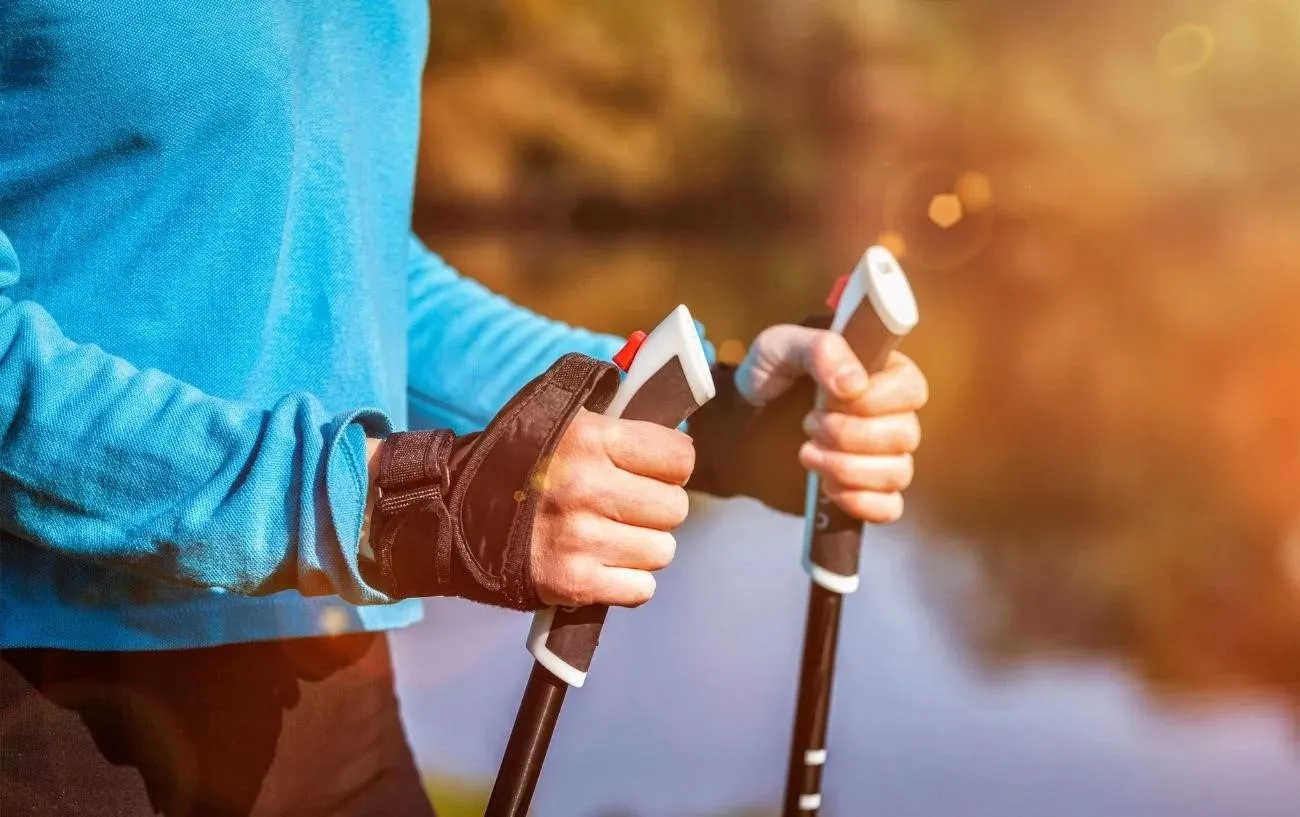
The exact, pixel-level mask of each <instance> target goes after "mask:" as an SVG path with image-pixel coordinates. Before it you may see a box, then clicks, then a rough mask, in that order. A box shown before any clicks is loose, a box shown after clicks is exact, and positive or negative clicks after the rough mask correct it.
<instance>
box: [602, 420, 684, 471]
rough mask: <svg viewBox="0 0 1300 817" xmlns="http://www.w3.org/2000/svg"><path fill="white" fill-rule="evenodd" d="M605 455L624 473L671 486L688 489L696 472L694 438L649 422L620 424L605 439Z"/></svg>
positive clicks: (621, 422) (630, 421)
mask: <svg viewBox="0 0 1300 817" xmlns="http://www.w3.org/2000/svg"><path fill="white" fill-rule="evenodd" d="M605 453H606V455H607V456H608V457H609V459H610V462H612V463H614V465H616V466H618V467H619V468H621V469H623V470H624V471H630V472H632V473H633V474H639V475H641V476H643V477H650V478H651V479H657V480H659V481H660V482H667V483H669V484H670V485H685V484H686V481H687V480H689V479H690V478H691V472H692V471H693V470H695V445H694V444H693V443H692V442H691V438H690V437H688V436H687V435H686V434H684V433H682V432H681V431H678V430H677V429H675V428H665V427H663V426H661V425H658V424H656V423H652V422H649V421H647V420H619V421H618V422H617V423H616V424H614V426H613V427H612V428H611V429H610V430H609V431H608V433H607V434H606V435H605Z"/></svg>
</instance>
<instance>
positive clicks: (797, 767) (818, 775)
mask: <svg viewBox="0 0 1300 817" xmlns="http://www.w3.org/2000/svg"><path fill="white" fill-rule="evenodd" d="M843 602H844V597H843V596H842V595H840V594H839V593H834V592H831V591H830V590H827V589H826V588H824V587H821V586H820V585H818V584H816V583H810V590H809V594H808V616H807V619H806V621H807V623H806V626H805V628H804V637H803V660H802V661H801V662H800V669H799V693H798V697H797V699H796V700H797V704H796V708H795V717H794V734H793V735H792V737H791V742H790V763H789V766H788V768H787V772H786V781H785V802H784V804H783V806H782V809H781V814H782V817H807V815H810V814H816V813H817V810H818V808H820V804H821V781H822V769H823V768H824V765H825V763H826V732H827V723H828V722H829V718H830V708H831V691H832V689H833V687H834V684H835V654H836V650H837V648H838V646H839V633H840V609H841V607H842V605H843Z"/></svg>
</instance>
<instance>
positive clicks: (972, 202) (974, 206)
mask: <svg viewBox="0 0 1300 817" xmlns="http://www.w3.org/2000/svg"><path fill="white" fill-rule="evenodd" d="M953 189H954V190H955V191H956V193H957V198H959V199H961V204H962V207H964V208H965V209H966V212H968V213H978V212H980V211H981V210H986V209H988V206H989V205H990V204H992V203H993V185H992V183H990V182H989V177H988V176H985V175H984V174H983V173H980V172H979V171H976V170H967V171H965V172H964V173H962V174H961V175H960V176H958V177H957V181H956V182H955V183H954V184H953Z"/></svg>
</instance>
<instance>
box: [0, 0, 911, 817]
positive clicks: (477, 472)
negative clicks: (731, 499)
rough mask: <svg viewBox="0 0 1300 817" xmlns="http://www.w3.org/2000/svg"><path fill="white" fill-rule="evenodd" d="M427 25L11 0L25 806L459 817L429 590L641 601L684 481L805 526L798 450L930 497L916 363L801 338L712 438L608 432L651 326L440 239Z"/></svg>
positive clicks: (6, 721) (8, 450)
mask: <svg viewBox="0 0 1300 817" xmlns="http://www.w3.org/2000/svg"><path fill="white" fill-rule="evenodd" d="M427 15H428V9H427V5H426V4H425V3H424V2H422V0H389V2H383V3H375V2H337V1H336V2H318V1H317V0H295V2H280V1H279V0H275V2H267V3H257V4H245V5H244V6H241V8H240V10H239V11H238V12H237V13H236V12H234V11H232V10H231V9H230V8H229V7H225V6H222V5H219V4H217V5H213V4H203V3H189V2H177V0H151V2H147V3H146V2H142V1H141V0H122V2H115V3H51V2H48V0H11V2H8V3H5V4H4V5H3V7H0V439H2V441H0V650H2V651H0V813H3V814H4V815H5V817H18V816H19V815H47V814H48V815H54V814H59V815H69V816H70V817H80V816H81V815H113V816H114V817H134V815H145V814H156V813H162V814H167V815H210V814H231V815H234V814H239V815H245V814H255V815H279V814H290V813H292V814H302V815H314V814H339V815H343V814H346V815H380V814H395V815H420V814H430V813H431V811H430V808H431V807H430V805H429V803H428V801H427V799H426V797H425V795H424V793H423V790H422V787H421V782H420V778H419V775H418V771H417V769H416V768H415V764H414V762H413V759H412V755H411V753H410V750H409V748H408V746H407V744H406V740H405V736H404V734H403V731H402V726H401V722H400V718H399V713H398V707H397V701H396V696H395V693H394V687H393V678H392V667H391V663H390V660H389V653H388V644H387V640H386V638H385V636H384V633H386V632H387V631H389V630H392V629H394V628H399V627H403V626H407V625H410V624H412V623H414V622H416V621H417V620H419V619H420V617H421V603H420V600H419V599H420V598H422V597H430V596H437V595H447V596H459V597H465V598H469V599H474V600H477V601H480V602H484V603H489V604H497V605H499V606H504V607H510V608H513V609H520V610H528V609H537V608H538V607H540V606H543V605H550V604H588V603H605V604H612V605H622V606H636V605H639V604H642V603H644V602H645V601H647V600H648V599H649V598H650V597H651V596H652V595H653V593H654V589H655V585H654V572H655V571H656V570H658V569H661V568H663V567H664V566H665V565H667V564H668V563H669V561H670V560H671V559H672V557H673V550H674V540H673V538H672V533H671V531H672V530H673V529H674V528H675V527H676V526H677V525H678V524H679V523H680V522H681V521H682V520H683V518H684V516H685V514H686V513H687V509H688V498H687V493H686V491H687V489H698V490H703V491H712V492H714V493H717V494H719V495H731V494H734V493H742V492H743V493H748V494H750V495H752V496H757V497H759V498H760V499H763V500H764V501H768V502H770V503H771V504H772V505H773V506H774V507H782V508H784V509H786V510H794V511H797V510H798V503H799V498H798V496H796V495H797V494H798V493H799V491H798V490H797V488H798V483H799V480H800V477H799V473H798V471H799V468H800V467H804V468H811V469H813V470H816V471H818V472H819V473H821V474H823V475H824V477H825V484H826V486H827V489H828V492H829V493H830V494H831V496H832V497H833V498H834V499H835V500H836V501H837V502H838V503H839V504H840V505H841V506H843V507H844V508H845V509H847V510H848V511H849V512H850V513H852V514H854V515H855V516H857V517H859V518H862V519H864V520H869V521H874V522H887V521H891V520H894V519H896V518H898V516H899V514H900V513H901V512H902V505H901V496H900V492H901V491H902V490H903V489H904V488H906V486H907V484H908V483H909V481H910V480H911V477H912V470H913V466H912V461H911V453H912V452H913V451H914V450H915V448H916V446H917V445H918V443H919V424H918V421H917V417H916V411H917V410H918V409H919V408H920V407H921V406H922V405H923V404H924V402H925V399H926V394H925V392H926V384H925V380H924V377H923V376H922V374H921V373H920V371H919V370H918V369H917V367H916V366H915V365H914V364H913V363H912V362H911V361H909V360H907V358H905V357H904V356H902V355H895V356H894V357H893V358H892V360H891V363H890V366H889V368H888V369H887V370H886V371H885V372H883V373H881V374H880V375H879V376H876V377H873V378H870V379H868V378H867V377H866V374H865V372H864V371H863V368H862V365H861V362H860V361H858V360H857V359H856V358H855V357H854V356H853V354H852V353H851V351H850V350H848V349H847V347H845V346H844V344H843V342H842V340H839V339H838V338H837V337H836V336H834V335H832V334H830V333H828V332H826V331H825V330H822V329H818V328H815V327H812V326H801V325H795V324H790V325H781V326H776V327H772V328H769V329H767V330H765V331H764V332H763V333H761V334H760V335H758V336H757V338H756V339H755V341H754V343H753V344H752V347H751V349H750V352H749V356H748V358H747V359H746V361H745V362H744V363H743V364H742V365H741V366H739V367H738V368H735V369H732V368H730V367H725V366H720V365H717V364H715V376H716V378H717V382H718V387H719V391H720V394H719V397H718V399H716V400H714V401H712V402H711V403H710V404H708V406H707V407H706V408H707V409H708V411H709V412H712V413H711V414H710V413H706V411H705V410H701V411H700V412H699V413H698V416H697V418H693V420H692V423H693V424H688V426H687V428H686V430H685V431H683V430H680V429H667V428H661V427H658V426H655V425H653V424H650V423H646V422H636V421H630V420H629V421H616V420H611V419H609V418H606V417H604V416H602V415H601V414H600V413H599V411H598V410H597V409H598V408H599V405H600V404H601V401H603V400H607V399H608V392H609V388H610V385H611V383H612V382H614V381H613V380H611V374H610V370H609V369H608V368H607V366H608V364H602V363H599V361H604V360H607V359H608V358H609V357H610V356H611V354H613V353H614V352H615V350H616V349H617V348H618V347H619V346H620V345H621V339H620V338H615V337H610V336H607V335H604V334H601V333H596V332H592V331H587V330H584V329H580V328H576V327H570V326H568V325H565V324H563V323H560V322H557V321H554V320H549V319H547V318H545V317H543V316H540V315H537V314H535V313H533V312H530V311H529V310H526V309H524V308H522V307H520V306H518V305H516V304H513V303H511V302H509V301H508V300H506V299H505V298H503V297H501V296H499V295H497V294H494V293H492V292H490V291H489V290H487V289H486V288H484V287H483V286H481V285H479V284H478V283H476V282H474V281H472V280H470V279H468V278H465V277H462V276H461V275H460V274H459V273H458V272H456V271H455V270H453V269H452V268H451V267H449V266H448V265H447V264H446V263H444V261H443V260H442V259H441V258H440V257H439V256H438V255H436V254H434V253H433V252H432V251H430V250H429V249H428V248H426V246H425V245H424V244H423V243H422V242H421V241H420V240H419V239H418V238H416V237H415V236H414V235H412V233H411V231H410V223H411V211H412V205H413V180H414V176H415V161H416V143H417V136H418V130H419V101H420V81H421V73H422V68H423V61H424V51H425V48H426V43H427V41H428V24H429V21H428V19H427ZM809 375H810V377H809ZM612 377H613V378H615V379H616V377H617V375H616V373H615V374H614V375H613V376H612ZM813 384H819V385H821V386H823V387H825V388H826V389H828V391H829V392H830V393H831V394H832V396H833V399H832V400H831V401H830V402H829V403H827V404H826V406H825V407H824V409H823V410H822V411H819V412H814V413H813V414H811V415H809V416H808V418H807V422H806V423H805V424H803V425H801V424H800V418H801V417H802V416H803V414H804V413H805V412H806V411H807V407H808V406H809V405H811V403H810V402H808V400H807V398H808V394H809V393H810V392H808V389H809V388H811V387H812V385H813ZM736 418H741V419H740V420H737V419H736ZM723 427H732V428H735V427H744V428H746V429H748V431H747V433H746V435H744V437H745V439H747V440H755V441H763V444H764V445H768V446H769V449H767V450H765V451H763V452H759V453H753V452H754V451H756V450H757V449H753V450H751V449H746V451H749V452H750V453H747V454H746V453H744V452H741V451H739V450H730V451H729V450H724V449H723V448H719V446H721V445H723V443H721V442H718V441H720V440H730V442H727V443H726V445H730V446H732V447H733V448H734V447H735V446H743V445H748V443H744V442H743V441H741V442H737V437H736V435H734V434H732V435H725V434H718V435H712V434H710V433H708V429H709V428H714V429H718V428H723ZM711 440H712V441H713V442H711ZM778 441H779V443H778ZM711 446H712V447H711ZM772 446H776V448H772ZM778 448H779V452H778V453H779V456H780V457H782V458H784V459H785V460H787V461H789V463H790V467H789V469H788V473H787V472H786V471H783V469H781V468H779V467H775V466H774V467H773V468H772V469H770V470H771V471H772V473H771V474H767V475H763V476H761V477H760V476H759V475H756V474H753V473H750V474H746V473H743V469H742V471H738V470H737V467H736V464H737V463H743V462H753V461H757V460H755V459H754V458H755V457H759V456H760V455H761V456H764V457H766V456H777V455H776V454H772V453H771V452H772V451H778ZM747 457H748V458H749V459H746V458H747ZM773 461H775V460H773ZM748 470H750V471H753V470H755V469H748ZM760 470H761V469H760ZM539 477H540V479H539ZM792 486H793V487H792ZM512 489H513V490H512ZM429 660H430V661H436V660H437V657H436V656H430V657H429Z"/></svg>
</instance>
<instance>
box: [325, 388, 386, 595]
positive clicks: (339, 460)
mask: <svg viewBox="0 0 1300 817" xmlns="http://www.w3.org/2000/svg"><path fill="white" fill-rule="evenodd" d="M392 433H393V424H392V421H391V420H390V419H389V418H388V416H387V415H386V414H384V413H383V412H382V411H379V410H378V409H373V408H367V409H360V410H358V411H351V412H347V413H345V414H340V415H338V416H336V417H334V418H333V419H332V420H330V421H329V423H327V424H326V425H325V428H324V436H325V448H326V451H327V454H326V456H325V462H326V466H325V470H326V475H325V490H326V493H327V497H326V502H324V503H323V506H324V507H325V508H326V509H327V512H328V514H329V516H330V519H329V524H328V525H325V526H322V530H328V531H330V536H328V537H326V536H322V537H321V540H322V541H318V542H316V543H314V546H315V547H316V549H317V553H316V558H317V559H318V560H319V563H320V565H321V568H322V569H323V570H324V572H325V573H326V574H327V575H329V576H330V577H331V579H332V580H333V582H334V585H335V587H336V588H337V592H338V594H339V596H340V597H341V598H343V600H344V601H347V602H349V603H351V604H359V605H360V604H391V603H394V602H397V601H400V599H395V598H391V597H389V596H388V595H387V594H385V593H383V592H381V591H380V590H378V589H377V588H375V587H373V586H371V585H369V584H367V583H366V581H365V579H364V578H362V575H361V569H360V566H359V565H358V559H359V552H358V545H359V543H360V539H361V525H362V522H363V517H364V515H365V507H366V495H367V492H368V490H369V486H370V479H369V471H368V469H367V467H366V438H367V437H371V438H375V439H383V438H384V437H387V436H388V435H389V434H392Z"/></svg>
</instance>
